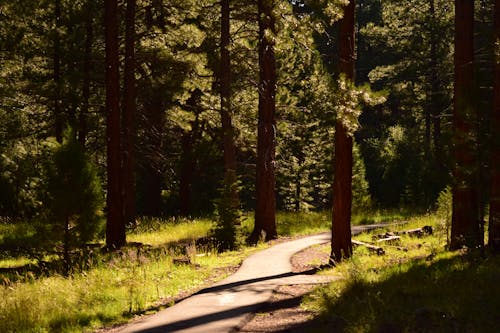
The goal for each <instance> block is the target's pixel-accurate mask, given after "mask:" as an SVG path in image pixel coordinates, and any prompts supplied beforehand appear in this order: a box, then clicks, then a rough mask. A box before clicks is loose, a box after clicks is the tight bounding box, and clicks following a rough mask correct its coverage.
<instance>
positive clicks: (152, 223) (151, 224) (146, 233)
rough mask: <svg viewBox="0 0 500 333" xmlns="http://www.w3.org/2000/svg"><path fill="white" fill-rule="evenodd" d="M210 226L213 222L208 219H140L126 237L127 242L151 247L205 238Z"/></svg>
mask: <svg viewBox="0 0 500 333" xmlns="http://www.w3.org/2000/svg"><path fill="white" fill-rule="evenodd" d="M212 225H213V220H210V219H196V220H188V219H180V220H176V219H159V218H155V219H151V218H142V219H139V220H138V221H137V227H136V228H134V230H133V231H132V232H131V233H129V234H128V235H127V240H128V241H129V242H139V243H143V244H149V245H153V246H157V245H164V244H168V243H171V242H175V241H179V240H195V239H198V238H200V237H204V236H207V235H208V233H209V231H210V228H211V227H212Z"/></svg>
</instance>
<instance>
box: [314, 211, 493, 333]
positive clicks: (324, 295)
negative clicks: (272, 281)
mask: <svg viewBox="0 0 500 333" xmlns="http://www.w3.org/2000/svg"><path fill="white" fill-rule="evenodd" d="M440 223H441V222H440V220H439V218H438V217H437V216H434V215H428V216H423V217H416V218H413V219H411V221H410V224H409V225H406V226H399V227H395V228H399V229H401V228H404V229H409V228H413V227H421V226H423V225H432V226H434V230H436V233H435V234H434V235H433V236H430V237H424V238H410V237H409V236H403V237H402V241H401V244H400V245H399V248H397V247H396V245H393V246H384V248H385V250H386V255H384V256H376V255H373V254H370V253H368V251H367V250H366V249H364V248H356V249H355V251H354V256H353V258H352V259H351V260H348V261H346V262H344V263H342V264H339V265H338V266H337V267H335V268H334V269H333V270H332V271H330V274H338V275H340V276H341V280H339V281H336V282H334V283H331V284H330V285H328V286H325V287H321V288H318V289H317V290H316V291H315V292H314V293H313V294H311V295H310V296H309V297H308V298H307V300H306V301H305V302H304V306H305V307H306V308H308V309H311V310H313V311H316V312H317V313H318V314H319V319H318V324H317V325H316V326H314V329H313V331H314V332H330V331H335V332H497V331H498V327H499V326H498V325H499V324H500V316H499V312H498V309H500V285H499V284H498V283H497V281H498V277H499V276H500V257H498V256H496V257H495V256H483V255H482V254H481V251H479V250H470V251H456V252H448V251H446V235H444V234H443V232H445V231H444V230H443V229H442V228H441V229H440V228H439V224H440ZM375 232H376V233H380V232H381V231H375ZM359 239H361V240H364V241H372V239H371V235H370V234H364V235H360V236H359ZM402 248H405V249H406V251H403V250H402Z"/></svg>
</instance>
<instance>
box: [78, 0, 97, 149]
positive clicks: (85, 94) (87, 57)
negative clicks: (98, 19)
mask: <svg viewBox="0 0 500 333" xmlns="http://www.w3.org/2000/svg"><path fill="white" fill-rule="evenodd" d="M92 2H93V1H91V0H89V1H87V13H86V15H87V18H86V21H85V30H86V33H85V51H84V58H83V86H82V108H81V110H80V114H79V115H78V141H79V142H80V144H81V145H82V146H85V141H86V140H87V132H88V128H87V116H88V113H89V102H90V81H91V80H90V72H91V70H92V40H93V38H94V29H93V19H92V15H93V12H92V8H93V6H92Z"/></svg>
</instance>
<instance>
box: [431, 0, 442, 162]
mask: <svg viewBox="0 0 500 333" xmlns="http://www.w3.org/2000/svg"><path fill="white" fill-rule="evenodd" d="M429 5H430V6H429V12H430V17H431V20H432V26H431V31H430V42H431V47H430V81H431V82H430V83H431V92H430V93H431V96H430V108H431V114H432V125H433V133H432V134H433V135H432V136H433V141H434V147H433V148H434V159H435V160H436V164H437V165H438V167H439V170H440V171H442V170H443V162H442V154H443V153H442V144H441V103H440V97H439V96H440V94H441V92H440V91H441V88H442V87H441V84H440V81H439V67H438V58H437V57H438V39H439V36H438V31H436V28H435V21H436V9H435V0H430V4H429Z"/></svg>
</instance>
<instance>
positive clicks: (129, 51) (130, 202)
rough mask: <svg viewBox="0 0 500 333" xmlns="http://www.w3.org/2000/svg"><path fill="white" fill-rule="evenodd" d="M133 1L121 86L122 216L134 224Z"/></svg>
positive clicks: (127, 20) (127, 18) (128, 15)
mask: <svg viewBox="0 0 500 333" xmlns="http://www.w3.org/2000/svg"><path fill="white" fill-rule="evenodd" d="M135 7H136V1H135V0H127V9H126V16H125V73H124V76H125V77H124V86H123V118H122V122H123V134H124V136H123V166H122V167H123V181H124V185H123V186H124V191H123V202H124V205H125V207H124V210H123V212H124V219H125V223H127V224H128V225H133V224H135V172H134V171H135V133H136V131H135V128H136V127H135V114H136V104H135V100H136V99H135V97H136V88H135Z"/></svg>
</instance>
